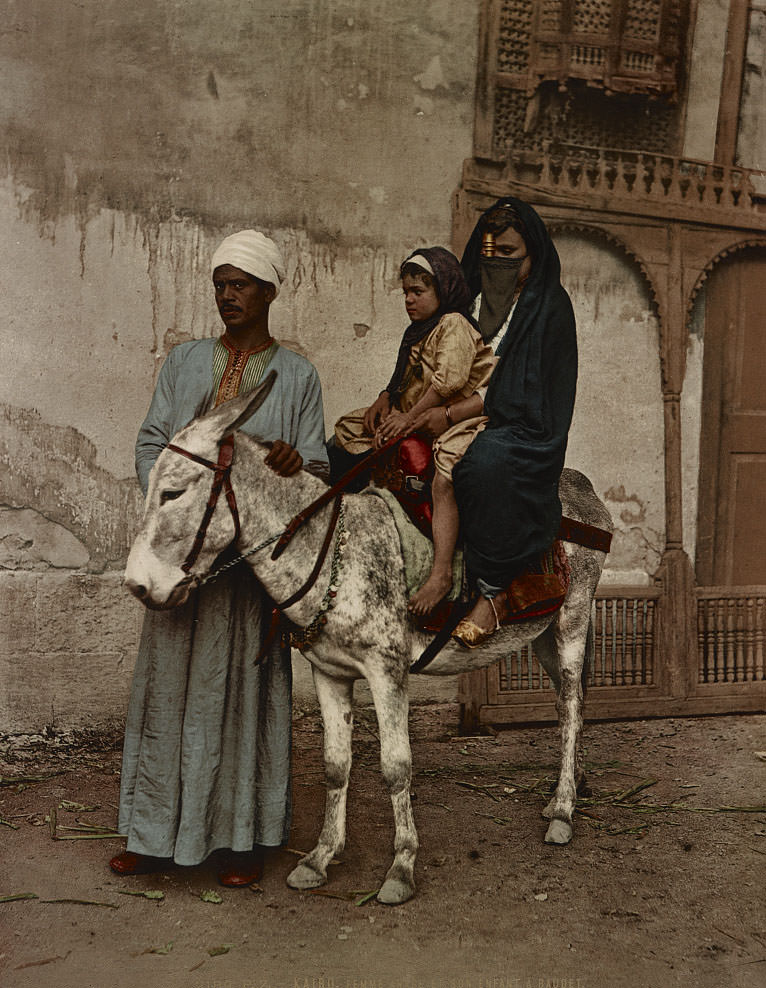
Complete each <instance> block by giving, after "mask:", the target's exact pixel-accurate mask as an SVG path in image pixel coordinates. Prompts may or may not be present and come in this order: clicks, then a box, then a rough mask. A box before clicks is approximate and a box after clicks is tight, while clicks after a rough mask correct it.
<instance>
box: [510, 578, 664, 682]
mask: <svg viewBox="0 0 766 988" xmlns="http://www.w3.org/2000/svg"><path fill="white" fill-rule="evenodd" d="M659 596H660V592H659V590H658V589H656V588H655V587H616V586H615V587H604V588H603V589H601V590H599V591H597V593H596V599H595V600H594V602H593V622H594V632H595V655H594V662H593V666H592V667H591V669H590V670H589V673H588V685H589V686H651V685H653V684H654V681H655V651H656V608H657V600H658V598H659ZM549 686H550V680H549V678H548V676H547V675H546V673H545V672H544V670H543V669H542V667H541V666H540V665H539V663H538V662H537V660H536V658H535V657H534V653H533V651H532V649H531V647H530V646H528V645H527V646H525V647H524V648H522V649H520V650H519V651H518V652H512V653H511V654H510V655H509V656H508V657H507V658H506V659H505V660H504V661H502V662H501V663H500V666H499V683H498V689H499V691H500V692H501V693H504V692H510V691H517V690H546V689H548V687H549Z"/></svg>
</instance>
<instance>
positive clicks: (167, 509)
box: [125, 371, 276, 609]
mask: <svg viewBox="0 0 766 988" xmlns="http://www.w3.org/2000/svg"><path fill="white" fill-rule="evenodd" d="M275 378H276V371H271V372H270V373H269V374H268V376H267V377H266V379H265V380H264V382H263V383H262V384H260V385H259V386H258V387H257V388H255V390H253V391H250V392H248V394H246V395H243V396H242V397H240V398H234V399H232V400H231V401H227V402H225V403H224V404H222V405H219V406H218V408H215V409H213V411H211V412H208V413H207V414H206V415H203V416H201V417H200V418H198V419H195V420H194V422H192V423H191V424H190V425H187V426H186V427H185V428H184V429H181V431H180V432H179V433H178V434H177V435H176V436H174V437H173V441H172V443H171V446H170V447H168V448H166V449H164V450H163V451H162V453H161V454H160V455H159V457H158V458H157V461H156V462H155V464H154V466H153V467H152V472H151V474H150V476H149V490H148V491H147V494H146V506H145V509H144V518H143V523H142V526H141V531H140V532H139V533H138V535H137V536H136V539H135V541H134V543H133V547H132V549H131V550H130V555H129V556H128V562H127V566H126V568H125V585H126V587H127V588H128V589H129V590H130V592H131V593H132V594H134V595H135V596H136V597H138V599H139V600H140V601H142V602H143V603H144V604H146V606H147V607H151V608H155V609H164V608H169V607H176V606H178V605H179V604H183V603H184V601H185V600H186V599H187V597H188V596H189V591H190V590H191V588H192V587H193V586H195V585H196V583H198V582H199V580H200V579H201V578H202V576H204V575H205V574H206V573H207V572H208V571H209V570H210V568H211V567H212V565H213V562H214V561H215V559H216V558H217V557H218V556H219V555H220V554H221V552H223V550H224V549H225V548H226V547H227V546H228V545H229V544H230V543H231V542H232V541H233V540H234V539H235V537H236V535H237V526H236V523H235V517H236V515H235V512H234V511H233V510H232V509H230V506H229V505H228V504H227V499H226V491H225V486H224V485H221V486H222V489H221V490H220V497H218V499H217V502H215V504H213V500H214V499H213V497H212V496H211V491H212V490H213V486H214V482H215V481H216V480H218V479H221V474H220V473H217V472H216V470H215V469H214V468H215V467H216V466H217V465H218V464H219V463H221V462H222V459H223V458H222V457H221V456H220V454H221V448H222V447H221V444H222V441H223V440H224V438H225V437H226V436H230V435H231V434H232V433H233V432H235V431H236V430H237V429H238V428H239V427H240V426H241V425H242V424H243V423H244V422H246V421H247V420H248V419H249V418H250V417H251V416H252V415H253V414H254V413H255V411H256V410H257V409H258V408H259V407H260V406H261V405H262V404H263V402H264V401H265V400H266V398H267V396H268V394H269V392H270V391H271V388H272V385H273V384H274V379H275ZM172 446H176V447H178V449H180V450H182V451H183V452H178V451H176V450H174V449H172V448H171V447H172ZM184 454H186V455H184ZM224 462H225V460H224ZM211 509H212V510H211ZM206 513H208V514H209V519H208V522H207V524H206V525H205V526H204V531H203V527H202V526H203V518H205V516H206Z"/></svg>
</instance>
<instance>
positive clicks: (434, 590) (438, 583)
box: [408, 570, 452, 617]
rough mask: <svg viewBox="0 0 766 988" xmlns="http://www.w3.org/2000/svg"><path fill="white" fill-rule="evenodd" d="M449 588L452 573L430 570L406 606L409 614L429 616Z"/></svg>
mask: <svg viewBox="0 0 766 988" xmlns="http://www.w3.org/2000/svg"><path fill="white" fill-rule="evenodd" d="M451 587H452V572H451V571H450V570H447V571H445V572H441V571H439V572H437V571H436V570H431V574H430V576H429V577H428V579H427V580H426V582H425V583H424V584H423V586H422V587H421V588H420V590H417V591H416V592H415V593H414V594H413V595H412V596H411V597H410V602H409V605H408V610H409V612H410V613H411V614H416V615H417V616H418V617H423V615H424V614H429V613H430V612H431V611H432V610H433V609H434V607H436V605H437V604H438V603H439V601H440V600H443V599H444V597H446V595H447V594H448V593H449V591H450V588H451Z"/></svg>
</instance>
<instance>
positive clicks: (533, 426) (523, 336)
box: [453, 196, 577, 586]
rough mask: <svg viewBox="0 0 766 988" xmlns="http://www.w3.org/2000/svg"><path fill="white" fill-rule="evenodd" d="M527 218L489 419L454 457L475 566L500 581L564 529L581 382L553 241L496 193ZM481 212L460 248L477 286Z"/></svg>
mask: <svg viewBox="0 0 766 988" xmlns="http://www.w3.org/2000/svg"><path fill="white" fill-rule="evenodd" d="M498 207H508V208H510V209H511V210H512V211H513V212H514V213H515V214H516V215H517V216H518V217H519V219H520V220H521V223H522V224H523V228H524V231H525V232H524V234H523V236H524V240H525V243H526V245H527V249H528V251H529V254H530V257H531V260H532V268H531V271H530V274H529V277H528V278H527V281H526V282H525V284H524V287H523V289H522V291H521V295H520V296H519V300H518V302H517V303H516V307H515V309H514V311H513V317H512V319H511V322H510V325H509V327H508V330H507V332H506V334H505V336H504V338H503V339H502V340H501V342H500V345H499V346H498V348H497V357H498V362H497V366H496V367H495V369H494V371H493V373H492V377H491V378H490V381H489V386H488V389H487V394H486V397H485V399H484V414H485V415H487V416H488V417H489V422H488V425H487V428H486V429H485V430H484V432H482V433H480V434H479V435H478V436H477V437H476V438H475V439H474V441H473V442H472V443H471V445H470V447H469V448H468V451H467V452H466V454H465V456H464V457H463V459H462V460H461V461H460V462H459V463H458V464H457V465H456V466H455V469H454V471H453V481H454V484H455V495H456V497H457V501H458V506H459V509H460V519H461V525H462V528H463V532H464V535H465V539H466V560H467V562H468V565H469V568H470V570H471V572H472V573H473V574H474V576H479V577H482V578H483V579H484V580H485V581H486V582H488V583H491V584H493V585H495V586H500V585H504V584H505V583H507V582H508V581H509V580H510V579H512V578H513V577H514V576H515V575H516V574H517V573H518V572H519V571H520V570H521V569H523V568H524V565H526V563H527V562H529V561H530V560H532V559H534V558H535V557H536V556H537V555H539V554H540V553H541V552H543V551H544V550H545V549H547V548H548V547H549V546H550V544H551V542H552V541H553V539H554V538H555V537H556V534H557V532H558V526H559V523H560V519H561V504H560V502H559V498H558V481H559V477H560V475H561V470H562V468H563V466H564V455H565V452H566V445H567V437H568V433H569V425H570V422H571V419H572V412H573V409H574V398H575V388H576V382H577V339H576V334H575V321H574V313H573V311H572V305H571V302H570V300H569V296H568V295H567V293H566V291H565V290H564V288H563V287H562V285H561V281H560V274H561V265H560V262H559V257H558V254H557V252H556V248H555V247H554V245H553V241H552V240H551V238H550V235H549V233H548V231H547V229H546V228H545V224H544V223H543V221H542V220H541V219H540V217H539V216H538V214H537V213H536V212H535V210H534V209H533V208H532V207H531V206H529V205H528V204H527V203H525V202H523V201H522V200H521V199H516V198H514V197H512V196H506V197H504V198H502V199H498V201H497V202H496V203H494V204H493V206H491V207H490V208H489V210H487V211H486V212H485V213H484V214H483V215H484V216H486V215H487V213H490V214H491V212H492V211H493V210H495V209H497V208H498ZM482 236H483V223H482V219H481V218H480V219H479V222H478V223H477V225H476V228H475V229H474V231H473V233H472V234H471V237H470V239H469V241H468V244H467V246H466V249H465V252H464V254H463V260H462V265H463V270H464V271H465V273H466V280H467V281H468V284H469V287H470V288H471V291H472V293H473V294H474V295H475V294H476V293H477V291H478V290H479V289H480V273H479V263H480V252H481V244H482Z"/></svg>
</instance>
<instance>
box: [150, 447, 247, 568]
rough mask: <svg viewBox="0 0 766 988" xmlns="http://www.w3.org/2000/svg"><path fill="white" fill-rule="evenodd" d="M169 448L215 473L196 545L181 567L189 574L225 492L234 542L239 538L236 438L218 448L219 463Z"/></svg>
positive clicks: (195, 539) (185, 450) (193, 545)
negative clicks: (233, 465)
mask: <svg viewBox="0 0 766 988" xmlns="http://www.w3.org/2000/svg"><path fill="white" fill-rule="evenodd" d="M167 448H168V449H172V450H173V452H174V453H180V454H181V456H185V457H186V458H187V459H189V460H193V461H194V462H195V463H199V464H200V465H201V466H203V467H207V468H208V470H212V471H213V486H212V487H211V489H210V496H209V497H208V499H207V506H206V508H205V513H204V515H203V516H202V521H201V522H200V523H199V528H198V529H197V534H196V536H195V537H194V543H193V544H192V547H191V549H190V550H189V555H188V556H187V557H186V560H185V562H184V563H183V565H182V566H181V569H182V570H183V571H184V573H188V572H189V571H190V570H191V568H192V566H193V565H194V563H195V562H196V561H197V557H198V556H199V554H200V552H201V551H202V545H203V543H204V541H205V536H206V535H207V530H208V526H209V524H210V519H211V518H212V517H213V512H214V511H215V506H216V505H217V504H218V498H219V497H220V494H221V491H223V492H224V493H225V495H226V501H227V503H228V505H229V510H230V511H231V516H232V518H233V519H234V538H233V539H232V542H236V541H237V539H238V538H239V535H240V527H239V512H238V511H237V499H236V498H235V497H234V488H233V487H232V486H231V461H232V457H233V455H234V436H233V435H232V436H225V437H224V438H223V439H222V440H221V445H220V446H219V447H218V462H217V463H213V462H212V460H206V459H204V458H203V457H201V456H197V454H196V453H190V452H189V450H188V449H182V447H181V446H175V445H174V444H173V443H168V446H167Z"/></svg>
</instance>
